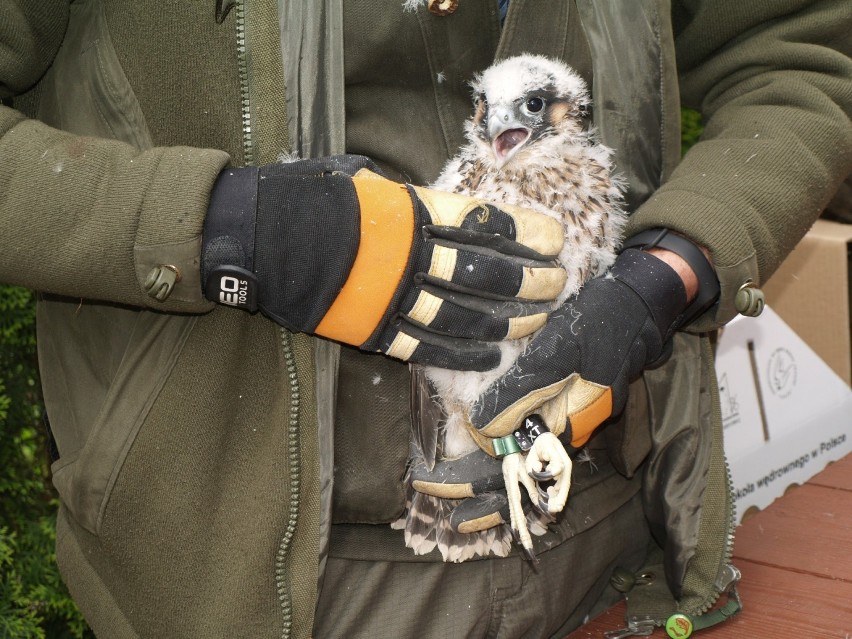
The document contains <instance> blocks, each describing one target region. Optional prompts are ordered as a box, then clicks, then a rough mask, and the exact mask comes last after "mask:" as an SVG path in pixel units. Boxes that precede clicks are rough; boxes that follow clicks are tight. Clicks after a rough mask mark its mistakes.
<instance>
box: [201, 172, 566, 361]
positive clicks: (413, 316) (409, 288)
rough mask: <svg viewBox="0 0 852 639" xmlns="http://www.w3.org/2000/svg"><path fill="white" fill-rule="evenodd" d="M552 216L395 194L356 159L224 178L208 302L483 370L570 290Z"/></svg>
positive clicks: (211, 237)
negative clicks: (558, 256) (561, 265)
mask: <svg viewBox="0 0 852 639" xmlns="http://www.w3.org/2000/svg"><path fill="white" fill-rule="evenodd" d="M562 242H563V237H562V230H561V227H560V225H559V223H558V222H556V221H555V220H553V219H551V218H549V217H547V216H544V215H541V214H539V213H535V212H532V211H529V210H526V209H521V208H518V207H513V206H509V205H499V206H496V205H492V204H488V203H485V202H482V201H479V200H475V199H472V198H468V197H464V196H460V195H455V194H450V193H443V192H439V191H433V190H430V189H426V188H422V187H414V186H410V185H402V184H397V183H395V182H392V181H391V180H388V179H386V178H384V177H382V176H381V175H379V174H378V169H377V168H376V166H375V165H374V164H373V163H372V162H371V161H370V160H368V159H367V158H363V157H360V156H337V157H331V158H321V159H317V160H304V161H297V162H292V163H288V164H277V165H268V166H262V167H245V168H240V169H229V170H226V171H224V172H223V173H222V175H221V176H220V178H219V181H218V182H217V184H216V186H215V188H214V190H213V193H212V196H211V203H210V207H209V211H208V216H207V220H206V221H205V227H204V238H203V249H202V262H203V265H202V266H203V277H204V282H205V294H206V296H207V297H208V299H211V300H213V301H216V302H220V303H224V304H230V305H232V306H237V307H241V308H244V309H247V310H250V311H255V310H260V311H261V312H262V313H264V314H265V315H267V316H268V317H270V318H271V319H273V320H274V321H276V322H278V323H279V324H281V325H283V326H285V327H287V328H289V329H291V330H295V331H305V332H310V333H316V334H318V335H322V336H324V337H328V338H331V339H334V340H337V341H341V342H344V343H347V344H352V345H355V346H358V347H359V348H361V349H364V350H371V351H381V352H383V353H385V354H387V355H390V356H392V357H396V358H398V359H402V360H405V361H410V362H416V363H420V364H425V365H429V366H437V367H440V368H452V369H464V370H475V371H483V370H488V369H491V368H493V367H495V366H496V365H497V364H498V363H499V361H500V353H499V347H498V345H497V342H498V341H500V340H503V339H516V338H519V337H523V336H526V335H529V334H531V333H533V332H534V331H536V330H537V329H538V328H540V327H541V326H542V325H543V324H544V323H545V321H546V311H547V309H548V303H549V302H551V301H552V300H554V299H555V298H556V296H557V295H558V294H559V292H560V291H561V289H562V287H563V286H564V282H565V278H566V275H565V272H564V271H563V270H562V269H561V268H559V267H558V266H556V264H555V262H554V261H553V260H554V258H555V256H556V254H557V253H558V252H559V249H560V247H561V245H562Z"/></svg>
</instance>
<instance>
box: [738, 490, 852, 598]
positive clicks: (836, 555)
mask: <svg viewBox="0 0 852 639" xmlns="http://www.w3.org/2000/svg"><path fill="white" fill-rule="evenodd" d="M850 547H852V492H850V491H845V490H838V489H836V488H825V487H824V486H813V485H809V484H806V485H804V486H800V487H798V488H796V489H795V490H792V491H791V492H789V493H788V494H787V495H785V496H784V497H783V498H782V499H780V500H778V501H776V502H775V503H774V504H772V506H771V507H769V508H767V509H766V510H765V511H763V512H760V513H758V514H756V515H755V516H754V517H752V518H751V519H749V520H748V521H746V522H745V524H743V525H742V526H740V527H739V529H738V530H737V537H736V543H735V546H734V557H737V558H742V559H748V560H749V561H755V562H759V563H764V564H767V565H771V566H778V567H782V568H786V569H788V570H793V571H796V572H804V573H810V574H813V575H818V576H822V577H828V578H830V579H841V580H844V581H847V582H850V583H852V557H850V556H849V553H848V550H849V548H850Z"/></svg>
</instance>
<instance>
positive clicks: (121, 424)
mask: <svg viewBox="0 0 852 639" xmlns="http://www.w3.org/2000/svg"><path fill="white" fill-rule="evenodd" d="M195 321H196V318H195V317H194V316H181V315H166V314H161V313H155V312H152V311H139V310H135V309H126V308H120V307H115V306H109V305H105V304H95V303H83V304H81V303H80V302H79V300H73V301H71V300H61V299H56V298H52V299H43V300H40V301H39V305H38V327H39V336H38V347H39V360H40V367H41V370H42V383H43V387H44V396H45V406H46V409H47V414H48V418H49V419H50V425H51V429H52V431H53V434H54V437H55V439H56V444H57V448H58V451H59V455H60V457H59V459H58V460H57V461H56V462H54V464H53V466H52V471H53V483H54V485H55V486H56V489H57V491H58V492H59V496H60V498H61V499H62V502H63V504H65V506H66V507H67V508H68V509H69V511H70V512H71V513H72V514H73V516H74V518H75V519H76V521H77V522H78V523H79V524H80V525H81V526H83V527H84V528H85V529H86V530H88V531H89V532H91V533H93V534H98V532H99V529H100V524H101V519H102V517H103V510H104V507H105V505H106V503H107V501H108V499H109V494H110V491H111V489H112V486H113V484H114V483H115V480H116V477H117V476H118V473H119V471H120V470H121V466H122V463H123V461H124V459H125V458H126V456H127V453H128V451H129V450H130V447H131V446H132V444H133V441H134V439H135V438H136V435H137V434H138V432H139V429H140V427H141V426H142V424H143V422H144V421H145V417H146V416H147V414H148V412H149V411H150V409H151V406H152V404H153V403H154V401H155V400H156V398H157V396H158V395H159V393H160V391H161V389H162V388H163V385H164V384H165V383H166V381H167V379H168V377H169V374H170V372H171V370H172V368H173V367H174V364H175V362H176V361H177V358H178V356H179V355H180V352H181V350H182V348H183V346H184V344H185V343H186V340H187V338H188V336H189V334H190V332H191V331H192V327H193V325H194V324H195Z"/></svg>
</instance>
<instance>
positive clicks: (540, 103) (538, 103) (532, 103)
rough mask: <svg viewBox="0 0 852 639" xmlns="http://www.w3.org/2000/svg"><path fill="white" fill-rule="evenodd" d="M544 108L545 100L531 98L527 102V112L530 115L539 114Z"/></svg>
mask: <svg viewBox="0 0 852 639" xmlns="http://www.w3.org/2000/svg"><path fill="white" fill-rule="evenodd" d="M543 108H544V100H542V99H541V98H530V99H529V100H527V111H529V112H530V113H538V112H539V111H541V110H542V109H543Z"/></svg>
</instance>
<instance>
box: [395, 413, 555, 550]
mask: <svg viewBox="0 0 852 639" xmlns="http://www.w3.org/2000/svg"><path fill="white" fill-rule="evenodd" d="M487 449H488V447H487V446H486V447H483V448H482V449H480V448H477V449H476V450H474V451H472V452H470V453H468V454H466V455H463V456H462V457H459V458H457V459H441V460H438V461H437V462H436V463H435V465H434V467H433V468H431V469H430V468H429V467H428V465H427V464H426V463H425V462H423V461H421V463H419V464H417V465H416V466H414V467H413V468H412V472H411V480H412V481H411V483H412V487H413V488H414V489H415V490H416V491H418V492H421V493H424V494H427V495H431V496H433V497H439V498H442V499H454V500H462V501H461V502H460V503H458V505H456V506H455V507H454V508H453V509H452V511H451V514H450V516H449V524H450V526H451V528H452V529H453V530H454V531H456V532H460V533H474V532H478V531H482V530H487V529H488V528H492V527H494V526H497V525H500V524H509V525H510V527H511V530H512V532H513V534H514V535H515V536H516V538H517V539H518V541H519V542H520V546H521V549H522V550H523V552H524V553H525V555H526V556H527V558H528V559H530V560H535V554H534V552H533V544H532V538H531V536H530V530H529V527H528V526H527V521H526V512H525V511H526V510H527V509H528V507H529V506H530V505H532V506H533V507H534V508H535V509H536V510H537V511H538V512H539V513H540V514H541V515H542V516H543V517H544V518H546V519H548V520H553V519H554V516H555V514H557V513H559V512H561V511H562V508H563V507H564V506H565V502H566V501H567V499H568V491H569V489H570V487H571V460H570V458H568V456H567V454H566V452H565V447H564V446H563V444H562V442H560V441H559V439H557V437H556V436H555V435H554V434H553V433H551V432H549V431H548V429H547V427H546V426H545V425H544V422H543V421H542V420H541V419H540V418H539V417H538V416H537V415H531V416H529V417H527V418H526V419H525V420H524V421H523V423H522V424H521V425H520V426H519V427H518V428H517V429H515V430H514V431H513V432H512V434H511V435H508V436H506V437H503V438H501V439H500V440H495V441H494V442H493V444H492V445H491V449H490V451H489V453H490V454H489V453H486V452H485V450H487ZM521 486H523V487H524V489H525V490H524V491H522V490H521Z"/></svg>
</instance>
